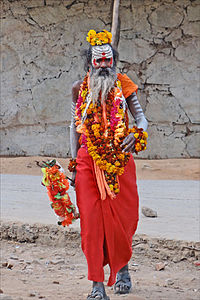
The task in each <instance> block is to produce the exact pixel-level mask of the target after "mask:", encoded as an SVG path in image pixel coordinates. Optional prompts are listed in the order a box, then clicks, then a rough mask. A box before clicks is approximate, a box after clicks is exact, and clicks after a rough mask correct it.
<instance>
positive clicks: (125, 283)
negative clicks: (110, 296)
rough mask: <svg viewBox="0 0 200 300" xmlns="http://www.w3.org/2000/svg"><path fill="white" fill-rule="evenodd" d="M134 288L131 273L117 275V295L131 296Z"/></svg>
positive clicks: (115, 286)
mask: <svg viewBox="0 0 200 300" xmlns="http://www.w3.org/2000/svg"><path fill="white" fill-rule="evenodd" d="M131 287H132V283H131V277H130V275H129V272H128V271H126V272H123V273H120V272H118V273H117V280H116V282H115V285H114V291H115V294H129V293H130V290H131Z"/></svg>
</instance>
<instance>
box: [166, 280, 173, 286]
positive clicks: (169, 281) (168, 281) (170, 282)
mask: <svg viewBox="0 0 200 300" xmlns="http://www.w3.org/2000/svg"><path fill="white" fill-rule="evenodd" d="M165 281H166V284H167V285H173V284H174V281H173V280H172V279H170V278H169V279H166V280H165Z"/></svg>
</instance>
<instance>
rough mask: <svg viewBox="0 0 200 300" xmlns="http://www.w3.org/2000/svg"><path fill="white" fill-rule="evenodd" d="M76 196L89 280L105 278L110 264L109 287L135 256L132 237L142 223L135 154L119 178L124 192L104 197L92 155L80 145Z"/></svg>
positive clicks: (100, 280) (102, 279)
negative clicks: (104, 268)
mask: <svg viewBox="0 0 200 300" xmlns="http://www.w3.org/2000/svg"><path fill="white" fill-rule="evenodd" d="M76 169H77V175H76V196H77V205H78V208H79V212H80V220H81V238H82V250H83V252H84V254H85V256H86V259H87V263H88V279H89V280H92V281H97V282H103V281H104V270H103V267H104V266H105V265H106V264H109V267H110V277H109V281H108V286H111V285H113V284H114V283H115V280H116V273H117V272H118V271H119V270H120V269H121V268H122V267H124V266H125V265H126V264H127V263H128V261H129V260H130V258H131V255H132V236H133V234H134V233H135V231H136V228H137V223H138V193H137V185H136V174H135V163H134V160H133V157H132V155H131V157H130V160H129V162H128V164H127V165H126V167H125V170H124V174H123V175H121V176H120V177H119V182H120V193H119V194H118V195H117V196H116V198H114V199H111V198H110V197H109V196H107V197H106V199H105V200H101V197H100V193H99V190H98V186H97V182H96V177H95V170H94V164H93V160H92V158H91V157H90V156H89V154H88V153H87V151H86V149H84V148H80V149H79V151H78V156H77V167H76Z"/></svg>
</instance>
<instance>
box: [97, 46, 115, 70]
mask: <svg viewBox="0 0 200 300" xmlns="http://www.w3.org/2000/svg"><path fill="white" fill-rule="evenodd" d="M107 59H110V62H109V65H108V67H112V66H113V52H112V49H111V47H110V46H109V45H102V46H94V47H93V48H92V65H93V67H94V68H97V67H98V65H99V66H100V63H98V62H97V60H100V61H104V62H105V61H106V60H107Z"/></svg>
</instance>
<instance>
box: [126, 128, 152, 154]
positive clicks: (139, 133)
mask: <svg viewBox="0 0 200 300" xmlns="http://www.w3.org/2000/svg"><path fill="white" fill-rule="evenodd" d="M131 132H132V133H134V138H135V153H136V154H138V152H140V151H143V150H146V148H147V138H148V133H147V132H146V131H143V129H142V128H137V127H136V126H134V127H133V128H131V129H129V133H131Z"/></svg>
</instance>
